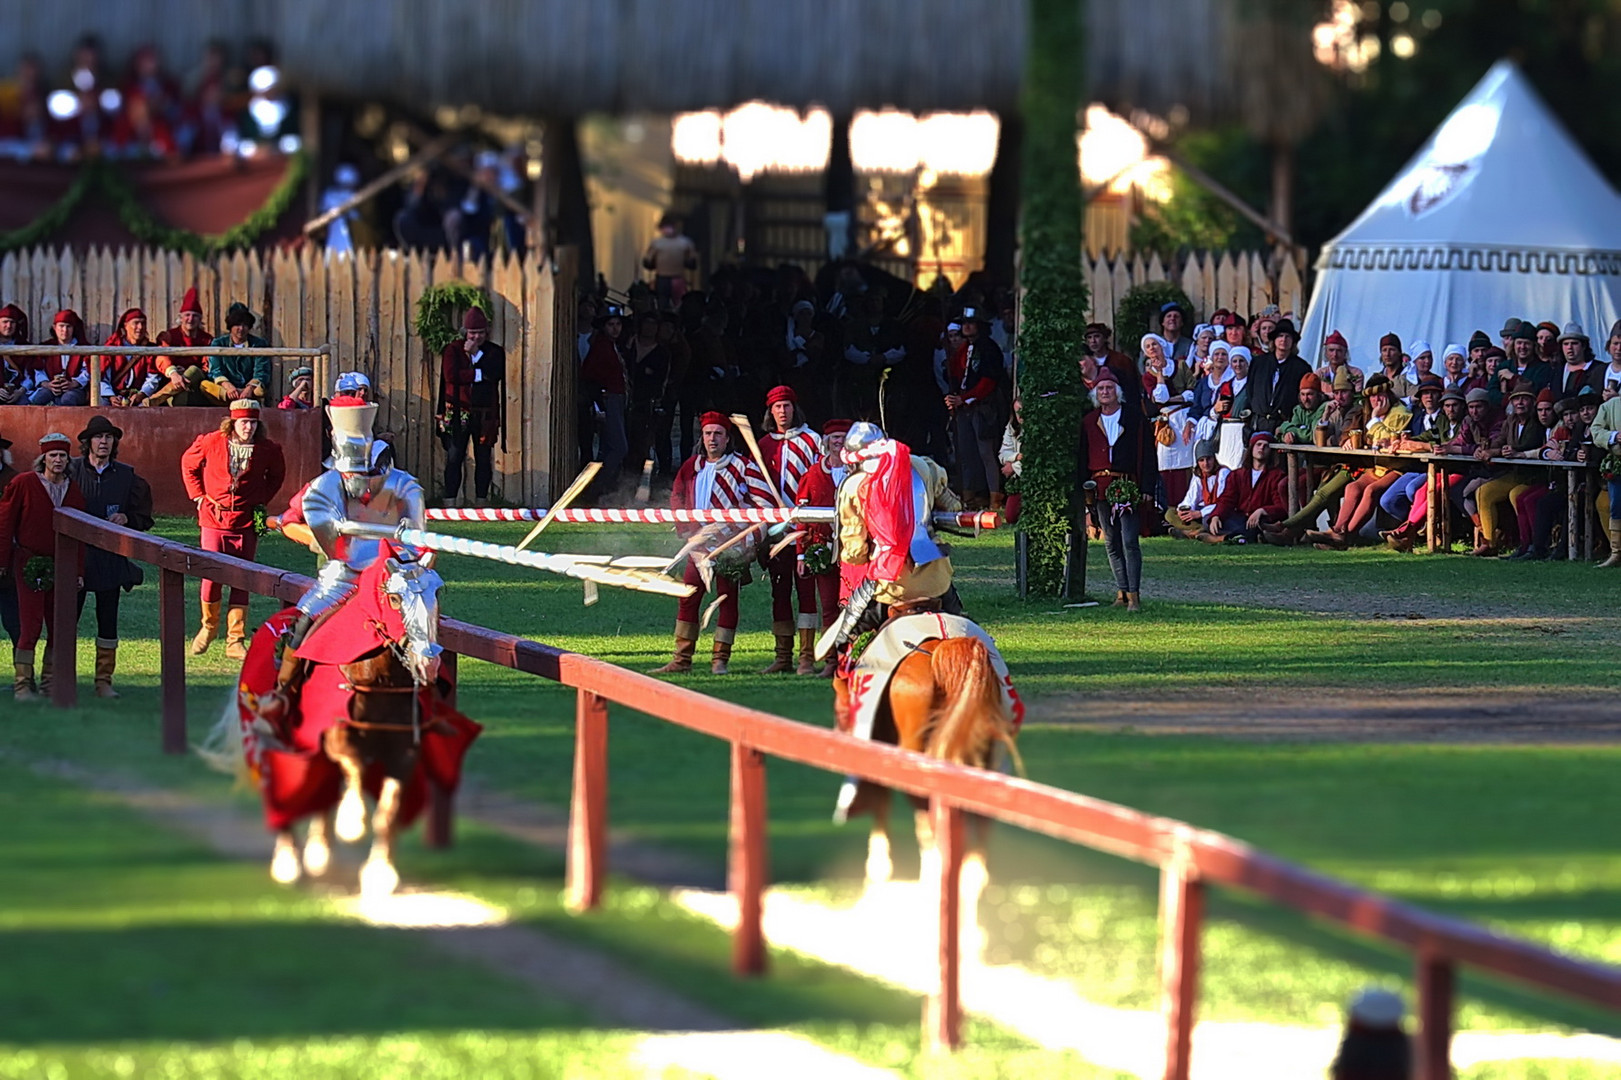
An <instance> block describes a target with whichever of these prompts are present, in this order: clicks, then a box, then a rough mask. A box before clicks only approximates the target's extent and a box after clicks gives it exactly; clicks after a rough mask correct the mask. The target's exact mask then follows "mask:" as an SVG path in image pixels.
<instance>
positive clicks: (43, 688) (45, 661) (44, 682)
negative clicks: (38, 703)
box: [37, 642, 55, 698]
mask: <svg viewBox="0 0 1621 1080" xmlns="http://www.w3.org/2000/svg"><path fill="white" fill-rule="evenodd" d="M54 675H55V672H54V669H53V668H52V666H51V646H50V643H49V642H46V643H45V655H44V656H42V657H40V658H39V684H38V686H37V690H38V691H39V696H40V697H42V698H48V697H50V696H51V680H52V678H53V677H54Z"/></svg>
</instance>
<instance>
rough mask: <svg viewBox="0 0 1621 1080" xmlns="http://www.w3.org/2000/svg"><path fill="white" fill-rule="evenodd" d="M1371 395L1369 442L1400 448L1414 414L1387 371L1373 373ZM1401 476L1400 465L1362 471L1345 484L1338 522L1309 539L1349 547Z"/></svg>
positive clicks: (1326, 546)
mask: <svg viewBox="0 0 1621 1080" xmlns="http://www.w3.org/2000/svg"><path fill="white" fill-rule="evenodd" d="M1367 398H1368V411H1369V415H1368V424H1367V428H1366V434H1367V440H1368V442H1369V444H1370V445H1372V446H1373V448H1374V449H1376V450H1388V449H1393V448H1396V447H1397V446H1398V443H1399V442H1400V440H1402V439H1403V437H1404V436H1405V433H1406V430H1407V425H1408V423H1409V422H1410V421H1411V420H1412V414H1411V413H1409V412H1408V411H1407V409H1406V408H1405V407H1404V406H1402V405H1401V404H1400V403H1399V402H1397V400H1396V394H1395V390H1394V388H1393V387H1392V384H1391V380H1390V379H1388V378H1386V377H1385V375H1384V374H1383V373H1380V374H1376V375H1373V376H1370V377H1369V379H1368V382H1367ZM1401 476H1402V472H1401V470H1400V469H1395V468H1391V467H1390V466H1387V465H1380V464H1376V465H1374V466H1373V467H1372V468H1368V469H1364V470H1361V471H1359V472H1358V473H1357V474H1356V475H1355V476H1353V477H1351V478H1350V480H1349V482H1347V483H1346V484H1345V494H1344V497H1343V498H1342V499H1341V500H1340V509H1339V513H1338V514H1336V515H1335V517H1334V524H1333V525H1331V526H1329V527H1328V528H1327V529H1326V530H1323V531H1320V532H1308V533H1307V534H1306V539H1308V540H1311V541H1312V543H1313V545H1314V546H1316V547H1318V548H1320V549H1323V550H1330V549H1332V550H1339V551H1343V550H1345V548H1347V547H1348V546H1350V543H1351V538H1352V537H1353V536H1355V535H1356V534H1358V533H1359V532H1361V530H1362V528H1363V527H1364V526H1366V525H1367V524H1368V523H1369V522H1371V521H1373V520H1374V514H1375V513H1376V512H1377V511H1378V509H1379V497H1380V496H1381V495H1383V494H1384V493H1385V489H1386V488H1388V487H1390V485H1392V484H1394V483H1395V482H1396V481H1397V480H1399V479H1400V478H1401ZM1308 505H1309V504H1308Z"/></svg>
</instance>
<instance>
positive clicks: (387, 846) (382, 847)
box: [360, 776, 402, 897]
mask: <svg viewBox="0 0 1621 1080" xmlns="http://www.w3.org/2000/svg"><path fill="white" fill-rule="evenodd" d="M401 791H402V785H401V784H400V782H399V780H397V779H395V778H394V777H392V776H387V777H384V778H383V787H382V790H381V791H379V792H378V794H377V809H376V810H375V811H374V812H373V814H372V819H371V831H372V840H371V853H370V854H369V855H367V856H366V865H364V866H362V867H361V868H360V895H361V896H364V897H377V896H389V895H391V894H392V893H393V892H394V890H395V889H397V888H399V885H400V874H399V871H398V870H395V869H394V822H395V820H396V819H397V818H398V817H399V813H400V793H401Z"/></svg>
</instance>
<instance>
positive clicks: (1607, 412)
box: [1587, 330, 1621, 570]
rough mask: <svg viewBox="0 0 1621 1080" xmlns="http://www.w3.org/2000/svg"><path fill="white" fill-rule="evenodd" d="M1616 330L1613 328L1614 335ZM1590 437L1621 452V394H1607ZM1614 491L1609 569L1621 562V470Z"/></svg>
mask: <svg viewBox="0 0 1621 1080" xmlns="http://www.w3.org/2000/svg"><path fill="white" fill-rule="evenodd" d="M1614 336H1615V332H1614V331H1613V330H1612V331H1611V337H1614ZM1587 437H1588V439H1589V440H1590V441H1591V442H1592V444H1593V449H1594V451H1595V452H1596V453H1600V454H1606V455H1608V456H1609V457H1610V458H1611V459H1612V460H1613V459H1614V458H1615V457H1616V456H1617V455H1621V395H1612V396H1611V397H1609V398H1606V399H1605V401H1604V403H1603V404H1601V405H1600V406H1599V407H1598V413H1597V414H1596V415H1595V416H1594V417H1593V422H1592V423H1591V424H1589V425H1588V427H1587ZM1609 495H1610V522H1609V526H1610V528H1609V532H1610V557H1609V558H1608V559H1605V560H1604V561H1603V562H1601V563H1599V566H1601V567H1603V568H1605V569H1606V570H1609V569H1613V568H1615V567H1617V566H1621V471H1618V472H1617V473H1616V474H1615V476H1613V477H1611V478H1610V481H1609Z"/></svg>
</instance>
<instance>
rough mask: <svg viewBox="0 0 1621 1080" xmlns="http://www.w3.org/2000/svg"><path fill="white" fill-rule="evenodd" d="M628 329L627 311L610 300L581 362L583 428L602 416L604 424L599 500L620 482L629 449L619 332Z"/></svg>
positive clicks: (597, 488) (594, 492) (595, 486)
mask: <svg viewBox="0 0 1621 1080" xmlns="http://www.w3.org/2000/svg"><path fill="white" fill-rule="evenodd" d="M624 329H625V318H624V311H623V310H622V309H621V308H618V307H615V306H614V305H612V304H610V305H609V306H608V309H607V314H605V315H603V316H602V317H601V318H600V319H598V320H597V323H596V330H595V332H594V333H593V334H592V335H591V343H590V346H589V347H588V348H587V350H586V354H585V359H584V360H583V361H582V362H581V364H580V384H579V390H578V393H579V403H578V409H579V415H580V425H581V427H580V430H581V431H582V432H589V431H590V430H591V428H592V427H593V426H594V425H595V424H596V423H597V422H598V421H599V420H600V423H601V426H602V433H601V439H600V443H601V446H600V451H601V452H600V456H599V459H598V460H600V461H601V462H602V473H601V475H599V476H598V477H597V482H596V483H595V484H593V485H592V497H593V498H595V499H597V500H599V501H600V500H601V498H602V496H603V495H606V494H608V493H610V492H612V491H613V490H614V489H615V488H616V487H618V486H619V473H620V470H621V469H622V468H623V467H624V464H625V454H626V452H627V451H628V450H629V443H628V440H627V438H626V434H625V390H626V379H625V358H624V357H623V356H622V355H620V352H619V335H620V334H621V333H623V332H624ZM582 449H583V447H582Z"/></svg>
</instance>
